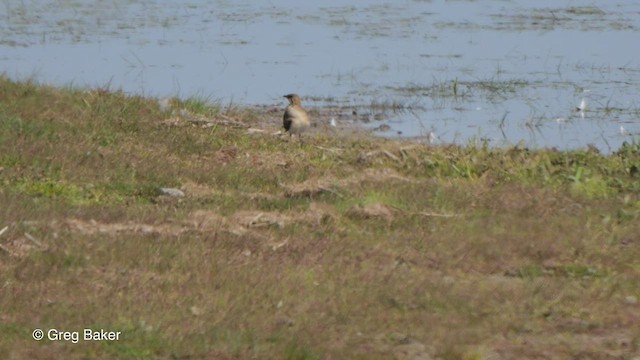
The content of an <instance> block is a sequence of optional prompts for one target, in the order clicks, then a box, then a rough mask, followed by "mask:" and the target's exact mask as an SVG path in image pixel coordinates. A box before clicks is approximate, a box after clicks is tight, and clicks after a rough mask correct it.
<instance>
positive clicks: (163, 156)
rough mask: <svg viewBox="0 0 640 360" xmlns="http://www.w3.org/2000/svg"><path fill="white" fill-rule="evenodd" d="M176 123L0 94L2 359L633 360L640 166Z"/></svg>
mask: <svg viewBox="0 0 640 360" xmlns="http://www.w3.org/2000/svg"><path fill="white" fill-rule="evenodd" d="M489 85H491V84H489ZM512 85H513V86H516V87H517V86H518V84H512ZM448 86H453V85H451V84H449V85H448ZM455 86H456V88H453V87H451V88H450V90H447V91H452V92H455V93H457V94H460V93H463V92H464V91H465V90H464V88H462V87H464V86H465V84H464V83H460V84H457V83H456V84H455ZM458 86H460V87H461V89H458V88H457V87H458ZM510 86H511V85H510ZM165 107H166V106H165ZM170 108H171V110H169V111H167V109H163V106H161V104H159V102H158V101H157V100H156V99H147V98H141V97H135V96H129V95H126V94H124V93H122V92H119V91H109V90H104V89H102V90H101V89H97V90H79V89H56V88H51V87H47V86H41V85H38V84H35V83H32V82H14V81H10V80H8V79H6V78H0V186H1V187H0V204H2V206H0V284H1V286H2V291H0V331H1V332H2V334H3V336H2V337H0V352H1V353H4V354H8V356H9V357H10V358H44V357H46V358H64V359H75V358H93V357H96V358H121V359H128V358H196V359H199V358H202V359H205V358H220V359H230V358H273V359H325V358H363V359H364V358H367V359H370V358H380V359H382V358H414V359H417V358H441V359H457V358H491V357H495V358H542V357H552V358H569V357H588V358H607V357H613V358H632V357H633V356H637V355H638V353H639V351H640V350H639V349H640V331H639V330H638V327H637V324H638V321H640V305H639V303H638V301H639V300H638V299H639V298H640V275H639V274H640V271H638V270H640V260H639V259H640V238H639V237H638V234H640V225H639V224H640V221H639V220H640V195H639V194H640V172H639V171H638V169H639V167H640V146H639V144H637V143H629V144H625V145H624V146H623V147H622V148H621V149H620V150H619V151H617V152H616V153H614V154H612V155H610V156H603V155H601V154H598V153H596V152H594V151H590V150H576V151H569V152H560V151H554V150H539V151H531V150H528V149H524V148H517V147H514V148H508V149H497V148H490V147H487V146H485V145H479V146H471V145H470V146H466V147H458V146H441V147H430V146H424V145H417V144H412V143H409V142H401V141H389V140H383V139H373V138H369V137H366V136H349V137H347V136H341V135H335V134H329V133H323V132H321V131H319V132H317V133H315V134H313V135H310V136H308V137H307V138H306V139H305V141H304V142H303V143H299V142H298V141H287V139H284V138H280V137H276V136H272V135H271V133H272V132H273V131H271V130H275V125H273V127H272V125H270V124H277V123H278V122H279V120H278V117H279V114H272V113H269V112H267V111H265V112H264V113H260V112H255V111H249V110H246V109H244V108H242V107H241V106H220V105H211V104H209V103H208V102H206V101H203V100H202V99H200V100H198V99H195V100H179V99H173V100H171V101H170ZM194 119H196V120H197V121H193V120H194ZM230 120H233V121H232V122H230ZM230 123H231V124H235V125H237V124H246V125H247V126H249V125H250V126H252V127H254V128H255V127H262V128H265V129H267V130H268V131H266V132H263V133H261V132H248V131H247V129H246V128H245V127H242V126H229V124H230ZM161 188H179V189H181V190H182V191H183V192H184V193H185V196H184V197H170V196H166V195H162V194H161V191H160V189H161ZM36 328H41V329H44V330H45V332H46V331H47V330H48V329H58V330H64V331H72V332H73V331H79V332H80V334H81V336H82V331H83V329H85V328H91V329H93V330H97V331H99V330H100V329H105V330H107V331H120V332H121V333H122V337H121V338H120V340H118V341H101V342H97V341H83V340H82V339H81V340H80V341H79V342H78V343H77V344H74V343H71V342H64V341H52V340H49V339H47V338H45V339H44V340H42V341H35V340H33V339H32V337H31V334H32V331H33V330H34V329H36Z"/></svg>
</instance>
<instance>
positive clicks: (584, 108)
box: [576, 98, 587, 112]
mask: <svg viewBox="0 0 640 360" xmlns="http://www.w3.org/2000/svg"><path fill="white" fill-rule="evenodd" d="M576 111H580V112H585V111H587V100H586V99H585V98H582V100H581V101H580V105H578V107H577V108H576Z"/></svg>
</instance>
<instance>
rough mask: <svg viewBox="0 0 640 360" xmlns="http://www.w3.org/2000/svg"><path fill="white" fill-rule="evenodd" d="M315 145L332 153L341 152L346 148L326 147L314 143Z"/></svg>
mask: <svg viewBox="0 0 640 360" xmlns="http://www.w3.org/2000/svg"><path fill="white" fill-rule="evenodd" d="M314 147H316V148H318V149H320V150H325V151H330V152H332V153H339V152H340V151H344V149H340V148H326V147H323V146H318V145H314Z"/></svg>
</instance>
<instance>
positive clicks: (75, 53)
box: [0, 0, 640, 152]
mask: <svg viewBox="0 0 640 360" xmlns="http://www.w3.org/2000/svg"><path fill="white" fill-rule="evenodd" d="M639 15H640V3H637V2H634V1H629V0H627V1H624V0H620V1H608V2H599V3H597V5H595V4H594V2H593V1H586V0H576V1H571V2H570V3H568V4H565V3H561V4H559V3H558V2H557V1H550V0H548V1H537V2H531V1H524V0H514V1H510V2H504V1H497V0H495V1H489V0H488V1H437V0H433V1H418V0H415V1H377V0H366V1H359V2H357V3H354V2H350V1H346V0H332V1H325V2H322V3H321V5H311V4H306V2H305V3H302V2H301V3H296V2H291V1H287V2H285V1H282V0H272V1H269V2H252V1H248V0H245V1H222V0H220V1H215V2H210V1H204V0H187V1H182V2H173V1H166V0H153V1H152V0H113V1H97V0H94V1H89V0H86V1H80V0H74V1H72V0H61V1H48V2H46V1H37V2H35V1H25V0H2V4H1V6H0V49H1V51H0V64H1V66H2V70H3V71H4V72H6V73H7V74H8V75H9V76H12V77H16V78H24V77H35V79H37V80H39V81H41V82H46V83H53V84H58V85H68V84H73V85H78V86H106V85H109V86H110V87H111V88H122V89H124V90H125V91H128V92H135V93H143V94H146V95H152V96H159V97H164V96H180V97H192V96H197V97H205V98H210V99H212V100H221V101H224V102H234V103H247V104H279V105H284V102H283V100H282V98H281V96H282V94H286V93H290V92H292V91H295V92H298V93H300V94H302V95H303V96H304V97H305V100H306V104H307V105H308V106H310V107H313V106H326V105H331V106H344V107H345V108H346V109H349V111H348V113H349V114H350V113H351V111H352V110H355V112H356V113H357V115H354V116H351V117H350V119H348V120H354V119H356V120H357V121H358V122H363V123H364V126H368V127H371V128H380V129H387V128H390V129H389V130H387V131H379V132H377V133H379V134H381V135H384V136H408V137H417V136H421V137H424V138H425V140H428V139H429V138H431V139H432V140H434V139H435V140H434V141H435V142H457V143H465V142H467V141H469V139H470V138H473V139H484V140H485V141H489V142H490V143H493V144H496V145H500V144H503V143H507V144H514V143H517V142H520V141H524V142H525V143H526V144H527V145H529V146H555V147H559V148H576V147H585V146H586V145H587V144H595V145H596V146H597V147H598V148H599V149H601V150H602V151H604V152H610V151H613V150H615V149H616V148H617V147H619V146H620V144H621V143H622V142H623V141H625V140H630V139H631V138H633V137H634V134H639V133H640V104H639V102H640V98H639V97H638V94H639V93H640V92H639V90H640V47H638V46H636V43H637V39H638V37H639V35H640V34H639V32H640V20H639V19H640V16H639ZM583 98H584V99H585V101H586V102H587V103H588V104H589V106H588V108H587V109H586V110H585V111H576V107H578V106H579V105H580V102H581V100H582V99H583ZM367 121H368V122H367ZM380 125H388V126H382V127H381V126H380ZM621 126H622V127H623V128H624V129H625V131H624V132H621V131H620V128H621Z"/></svg>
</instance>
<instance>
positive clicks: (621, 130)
mask: <svg viewBox="0 0 640 360" xmlns="http://www.w3.org/2000/svg"><path fill="white" fill-rule="evenodd" d="M620 135H622V136H627V135H629V132H628V131H627V129H625V128H624V126H622V125H620Z"/></svg>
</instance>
